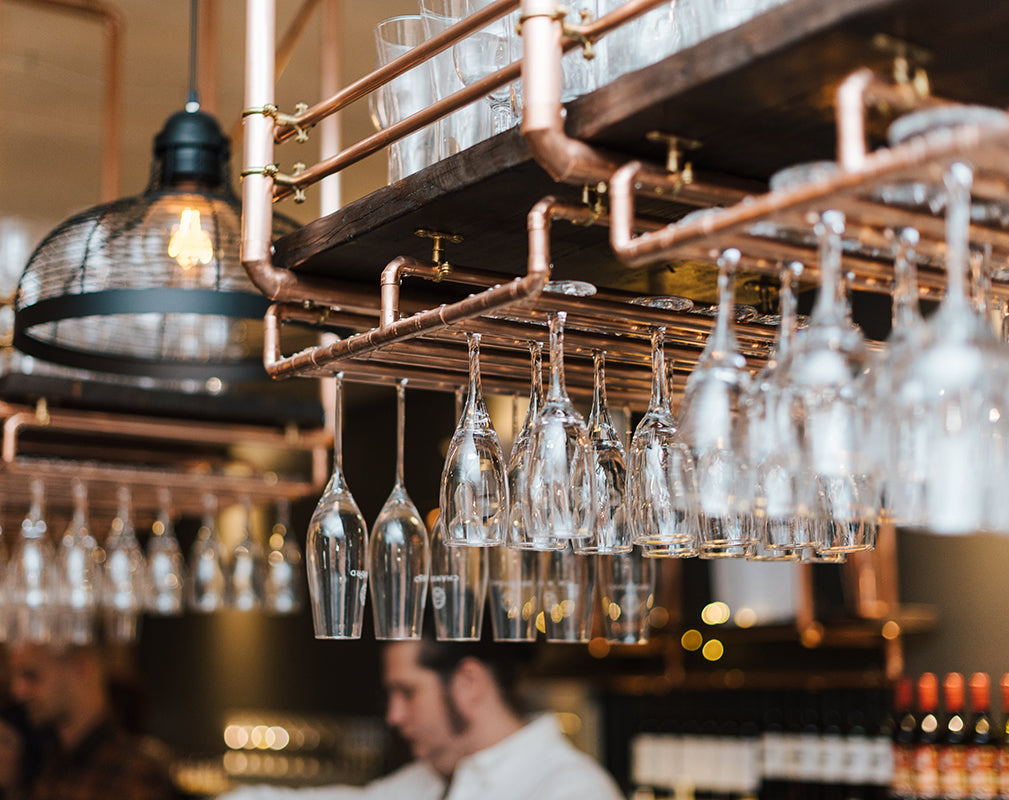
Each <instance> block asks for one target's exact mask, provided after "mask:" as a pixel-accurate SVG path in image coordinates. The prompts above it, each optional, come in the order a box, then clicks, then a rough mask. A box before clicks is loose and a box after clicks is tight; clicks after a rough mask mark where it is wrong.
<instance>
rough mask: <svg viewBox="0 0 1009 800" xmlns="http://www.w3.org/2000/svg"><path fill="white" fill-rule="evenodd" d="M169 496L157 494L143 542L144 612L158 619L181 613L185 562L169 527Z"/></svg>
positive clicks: (164, 490)
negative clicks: (148, 533) (148, 534)
mask: <svg viewBox="0 0 1009 800" xmlns="http://www.w3.org/2000/svg"><path fill="white" fill-rule="evenodd" d="M171 501H172V499H171V494H170V493H169V491H168V490H167V489H161V490H159V492H158V518H157V520H155V522H154V525H153V526H152V527H151V533H152V536H151V538H150V540H149V541H148V542H147V586H148V596H147V610H148V611H150V612H151V613H152V614H157V615H159V616H175V615H177V614H181V613H182V600H183V587H184V586H185V580H186V562H185V559H184V558H183V556H182V550H181V549H180V548H179V540H178V539H176V538H175V526H174V525H173V524H172V510H171Z"/></svg>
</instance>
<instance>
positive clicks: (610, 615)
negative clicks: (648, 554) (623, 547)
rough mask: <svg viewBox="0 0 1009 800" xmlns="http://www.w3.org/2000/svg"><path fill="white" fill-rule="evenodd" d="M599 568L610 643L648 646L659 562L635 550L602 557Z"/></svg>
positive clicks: (607, 638)
mask: <svg viewBox="0 0 1009 800" xmlns="http://www.w3.org/2000/svg"><path fill="white" fill-rule="evenodd" d="M597 566H598V573H599V588H600V594H601V595H602V619H603V630H604V631H605V636H606V641H608V642H614V643H617V644H644V643H645V642H647V641H648V618H649V615H650V614H651V611H652V608H653V606H654V605H655V561H654V560H653V559H651V558H645V557H644V556H643V555H642V553H641V550H640V549H639V548H635V549H633V550H631V551H630V552H626V553H614V554H613V555H605V556H602V557H600V559H599V561H598V565H597Z"/></svg>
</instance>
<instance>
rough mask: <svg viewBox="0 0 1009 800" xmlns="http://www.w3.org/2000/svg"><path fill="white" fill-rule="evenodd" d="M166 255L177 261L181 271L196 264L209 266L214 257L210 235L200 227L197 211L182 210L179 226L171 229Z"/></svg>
mask: <svg viewBox="0 0 1009 800" xmlns="http://www.w3.org/2000/svg"><path fill="white" fill-rule="evenodd" d="M168 255H169V256H170V257H171V258H174V259H175V260H176V261H178V262H179V266H180V267H182V268H183V269H189V268H190V267H195V266H196V265H197V264H209V263H210V260H211V259H212V258H213V257H214V246H213V243H212V242H211V240H210V234H209V233H207V231H205V230H203V228H201V227H200V212H199V211H198V210H197V209H195V208H184V209H182V215H181V217H180V218H179V224H178V225H176V226H174V227H173V228H172V238H171V240H170V241H169V242H168Z"/></svg>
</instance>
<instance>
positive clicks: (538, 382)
mask: <svg viewBox="0 0 1009 800" xmlns="http://www.w3.org/2000/svg"><path fill="white" fill-rule="evenodd" d="M529 367H530V371H531V373H532V375H531V378H530V381H529V408H528V409H527V410H526V416H525V420H524V421H523V422H522V427H521V428H520V429H519V432H518V435H517V436H516V437H515V441H514V442H513V443H512V449H511V453H510V454H509V456H508V503H509V507H508V536H507V544H508V546H509V547H514V548H518V549H520V550H559V549H561V548H563V547H564V546H565V544H566V543H565V542H563V541H561V540H560V539H556V538H554V537H552V536H550V535H549V532H547V533H544V534H542V535H535V536H534V535H532V533H531V532H530V528H529V526H528V524H527V523H528V520H529V518H530V513H529V511H528V503H529V490H528V480H529V450H530V447H531V446H532V427H533V423H534V422H535V421H536V419H537V418H538V417H539V413H540V409H542V408H543V345H542V344H540V343H539V342H530V343H529Z"/></svg>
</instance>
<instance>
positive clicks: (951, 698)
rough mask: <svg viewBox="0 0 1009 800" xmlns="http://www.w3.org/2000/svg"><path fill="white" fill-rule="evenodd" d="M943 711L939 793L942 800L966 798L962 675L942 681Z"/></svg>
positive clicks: (945, 678) (947, 675)
mask: <svg viewBox="0 0 1009 800" xmlns="http://www.w3.org/2000/svg"><path fill="white" fill-rule="evenodd" d="M942 693H943V708H944V714H943V716H942V724H941V725H940V730H939V733H940V742H939V754H938V758H939V792H940V794H941V796H942V797H943V798H944V800H963V798H965V797H967V723H966V720H965V712H964V681H963V674H962V673H959V672H948V673H946V676H945V677H944V678H943V681H942Z"/></svg>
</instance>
